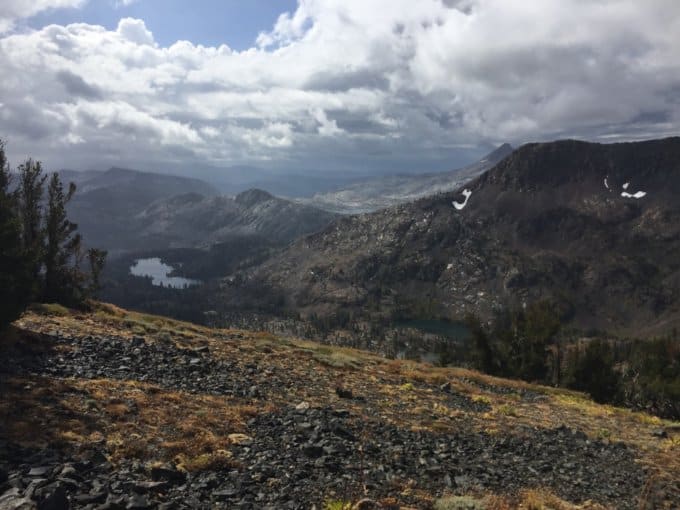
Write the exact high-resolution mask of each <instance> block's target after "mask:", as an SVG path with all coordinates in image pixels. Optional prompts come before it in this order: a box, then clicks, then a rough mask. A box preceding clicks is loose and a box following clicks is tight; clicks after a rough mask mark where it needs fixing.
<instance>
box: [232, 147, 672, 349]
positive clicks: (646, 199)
mask: <svg viewBox="0 0 680 510" xmlns="http://www.w3.org/2000/svg"><path fill="white" fill-rule="evenodd" d="M678 196H680V138H669V139H664V140H655V141H648V142H638V143H624V144H611V145H601V144H594V143H585V142H579V141H573V140H566V141H558V142H553V143H541V144H528V145H525V146H523V147H521V148H519V149H518V150H516V151H515V152H513V153H512V154H511V155H509V156H508V157H506V158H505V159H503V160H502V161H501V162H500V163H498V164H497V165H496V166H495V167H494V168H493V169H491V170H489V171H488V172H486V173H483V174H482V175H480V176H479V177H477V178H476V179H474V180H473V181H472V182H469V183H468V184H466V185H465V186H464V187H461V188H459V189H457V190H456V191H454V192H449V193H443V194H439V195H436V196H433V197H428V198H423V199H421V200H418V201H416V202H414V203H409V204H402V205H399V206H396V207H391V208H388V209H384V210H381V211H378V212H375V213H372V214H366V215H359V216H350V217H343V218H341V219H339V220H337V221H336V222H335V223H333V224H332V225H330V226H329V227H327V228H326V229H325V230H323V231H321V232H319V233H317V234H313V235H311V236H308V237H306V238H304V239H301V240H299V241H297V242H295V243H293V244H292V245H291V246H290V247H288V248H287V249H286V250H285V251H283V252H282V253H279V254H278V255H275V256H274V257H273V258H271V259H270V260H268V261H266V262H265V263H263V264H262V265H260V266H259V267H257V268H255V269H252V270H250V271H248V272H244V273H242V274H239V275H236V276H235V277H233V278H231V279H230V281H236V282H240V283H239V284H238V285H232V286H231V287H228V288H227V289H226V290H225V292H224V295H223V298H222V299H223V303H224V306H225V308H229V307H234V306H239V303H246V302H247V300H245V299H244V296H247V295H248V292H249V290H251V289H257V292H258V295H262V294H263V292H264V290H263V289H267V294H268V295H279V296H280V301H282V302H284V303H285V305H284V307H283V309H282V311H285V312H286V313H288V312H293V313H296V314H297V313H299V314H300V315H301V316H302V317H311V316H315V317H322V316H326V317H332V316H334V315H335V314H337V313H338V312H339V311H341V310H342V311H343V313H348V312H349V313H350V314H352V316H353V317H355V318H361V317H364V318H370V319H376V318H383V319H385V318H387V319H389V318H391V317H398V316H404V315H407V316H408V315H410V316H416V317H417V316H425V317H445V318H451V319H462V318H463V317H464V316H465V314H466V313H468V312H475V313H478V314H480V315H481V316H482V317H491V316H492V315H493V314H494V312H495V311H496V310H499V309H502V308H503V307H504V306H521V304H522V303H528V302H531V301H534V300H538V299H544V298H546V299H551V300H553V301H554V302H555V303H556V304H557V305H558V306H559V307H560V308H561V310H562V312H563V315H564V318H565V319H566V320H568V321H570V322H571V323H572V324H573V325H574V326H576V327H578V328H600V329H603V330H608V331H613V332H615V333H619V334H623V335H628V334H631V335H643V336H645V335H653V334H657V333H661V332H668V331H670V330H671V329H672V328H673V327H680V257H678V253H680V200H678Z"/></svg>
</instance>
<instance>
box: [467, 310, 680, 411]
mask: <svg viewBox="0 0 680 510" xmlns="http://www.w3.org/2000/svg"><path fill="white" fill-rule="evenodd" d="M466 323H467V326H468V328H469V330H470V350H469V353H468V359H467V360H466V361H468V363H469V364H471V365H472V366H474V367H475V368H477V369H479V370H481V371H483V372H486V373H488V374H492V375H498V376H501V377H512V378H518V379H523V380H526V381H530V382H539V383H543V384H550V385H555V386H561V387H566V388H572V389H576V390H579V391H584V392H586V393H589V394H590V395H591V397H592V398H593V399H594V400H595V401H597V402H600V403H610V404H615V405H623V406H627V407H633V408H636V409H643V410H646V411H649V412H651V413H653V414H657V415H659V416H662V417H667V418H680V339H679V338H678V334H677V332H673V333H671V334H670V335H668V336H664V337H659V338H653V339H645V340H637V339H625V340H624V339H616V338H612V337H607V336H604V337H598V338H579V337H578V335H577V334H576V333H573V334H570V333H568V332H565V331H563V330H562V320H561V317H560V314H559V310H558V309H557V307H555V306H553V305H552V304H551V303H550V302H549V301H540V302H536V303H533V304H531V305H529V306H527V307H522V308H518V309H515V310H505V311H503V312H501V313H499V314H498V316H497V317H496V318H495V319H494V320H493V321H492V322H491V323H490V324H483V323H482V322H481V321H480V320H479V318H477V317H475V316H472V315H471V316H469V317H468V318H467V320H466Z"/></svg>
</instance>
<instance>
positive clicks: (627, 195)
mask: <svg viewBox="0 0 680 510" xmlns="http://www.w3.org/2000/svg"><path fill="white" fill-rule="evenodd" d="M646 195H647V192H646V191H637V192H635V193H633V194H632V195H631V194H630V193H628V192H627V191H623V192H621V196H622V197H623V198H642V197H644V196H646Z"/></svg>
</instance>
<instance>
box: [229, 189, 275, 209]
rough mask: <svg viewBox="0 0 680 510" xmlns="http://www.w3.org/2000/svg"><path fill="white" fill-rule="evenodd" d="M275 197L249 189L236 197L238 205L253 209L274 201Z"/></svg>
mask: <svg viewBox="0 0 680 510" xmlns="http://www.w3.org/2000/svg"><path fill="white" fill-rule="evenodd" d="M273 198H274V195H272V194H271V193H269V192H267V191H264V190H262V189H257V188H253V189H249V190H246V191H244V192H242V193H239V194H238V195H236V198H235V200H236V203H237V204H239V205H242V206H244V207H252V206H254V205H256V204H259V203H260V202H266V201H268V200H272V199H273Z"/></svg>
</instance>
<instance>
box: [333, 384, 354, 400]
mask: <svg viewBox="0 0 680 510" xmlns="http://www.w3.org/2000/svg"><path fill="white" fill-rule="evenodd" d="M335 394H336V395H337V396H338V397H340V398H346V399H351V398H353V397H354V395H353V394H352V391H351V390H348V389H345V388H342V387H340V386H338V387H336V388H335Z"/></svg>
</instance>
